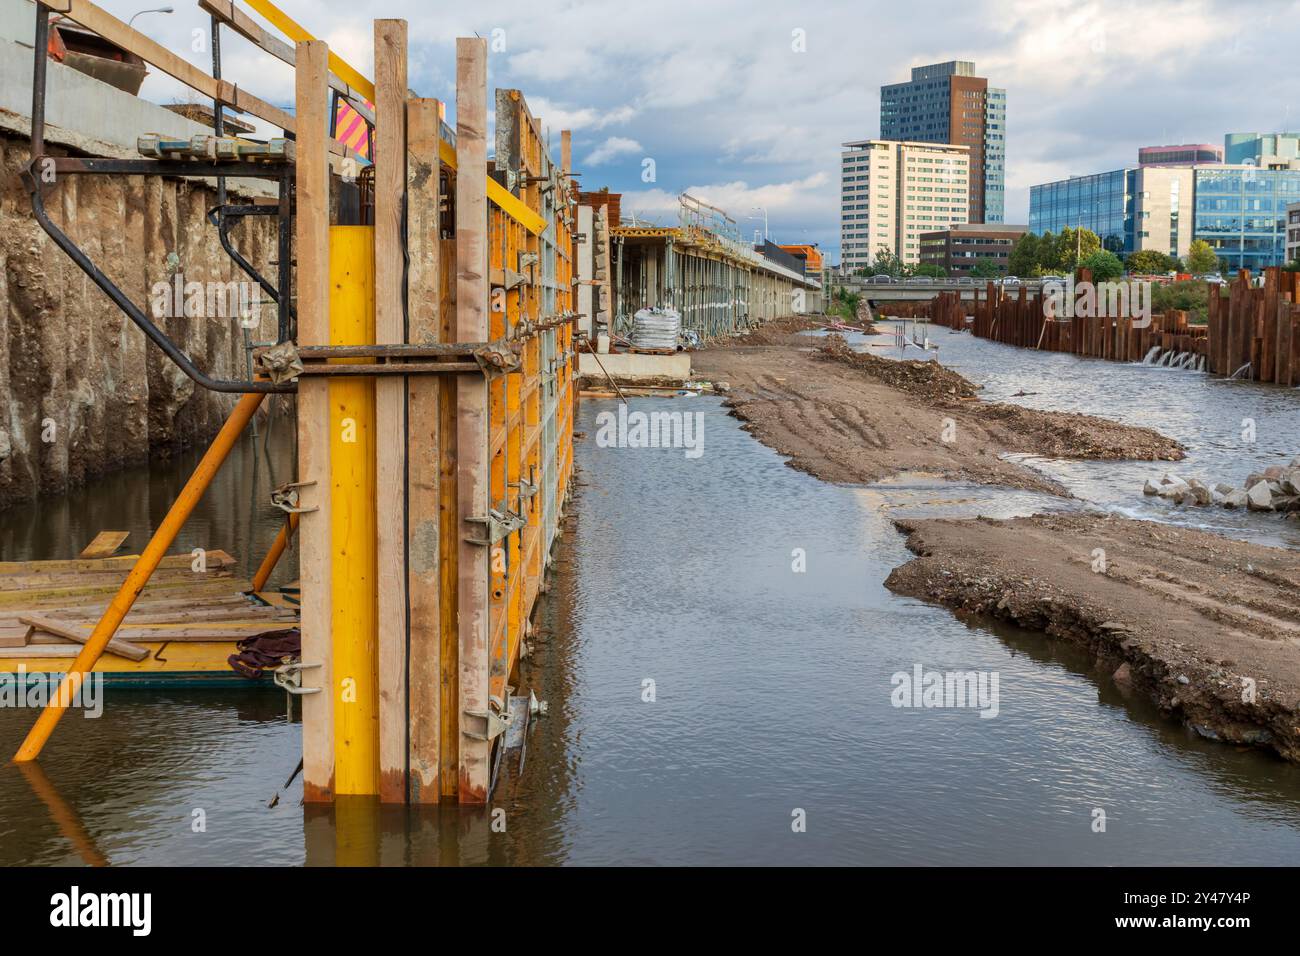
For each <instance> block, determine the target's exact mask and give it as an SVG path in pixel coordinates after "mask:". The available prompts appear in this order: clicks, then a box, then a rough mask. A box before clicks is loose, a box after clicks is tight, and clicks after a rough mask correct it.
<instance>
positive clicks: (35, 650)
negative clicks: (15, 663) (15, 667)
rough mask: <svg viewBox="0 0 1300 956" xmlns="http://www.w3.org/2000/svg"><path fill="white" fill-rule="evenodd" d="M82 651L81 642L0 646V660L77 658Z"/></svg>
mask: <svg viewBox="0 0 1300 956" xmlns="http://www.w3.org/2000/svg"><path fill="white" fill-rule="evenodd" d="M80 653H81V645H80V644H42V645H40V646H29V647H0V660H15V659H23V658H26V659H28V660H48V659H50V658H56V657H58V658H62V657H66V658H69V659H75V658H76V656H77V655H78V654H80Z"/></svg>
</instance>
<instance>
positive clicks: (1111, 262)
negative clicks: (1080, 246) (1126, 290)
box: [1078, 249, 1124, 282]
mask: <svg viewBox="0 0 1300 956" xmlns="http://www.w3.org/2000/svg"><path fill="white" fill-rule="evenodd" d="M1078 268H1080V269H1091V270H1092V281H1093V282H1111V281H1113V280H1115V279H1118V278H1119V277H1120V276H1122V275H1123V274H1124V263H1122V262H1120V261H1119V256H1117V255H1115V253H1113V252H1107V251H1106V250H1105V249H1098V250H1097V251H1096V252H1094V253H1093V254H1092V255H1090V256H1085V257H1084V258H1083V259H1080V260H1079V265H1078Z"/></svg>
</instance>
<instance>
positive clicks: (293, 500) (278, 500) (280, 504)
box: [271, 481, 320, 515]
mask: <svg viewBox="0 0 1300 956" xmlns="http://www.w3.org/2000/svg"><path fill="white" fill-rule="evenodd" d="M314 484H316V482H314V481H291V482H289V483H288V484H284V485H281V486H280V487H279V488H276V489H275V490H273V491H272V492H271V504H273V505H275V506H276V507H277V508H279V509H280V510H281V511H284V512H287V513H288V514H291V515H305V514H311V513H312V512H313V511H319V510H320V509H319V508H317V507H316V506H315V505H313V506H312V507H310V508H300V507H299V506H298V501H299V497H298V489H299V488H309V487H311V486H312V485H314Z"/></svg>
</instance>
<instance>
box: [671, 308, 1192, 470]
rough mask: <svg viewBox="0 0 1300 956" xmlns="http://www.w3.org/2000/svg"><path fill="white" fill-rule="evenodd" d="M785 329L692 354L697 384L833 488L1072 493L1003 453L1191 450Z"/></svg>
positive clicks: (1111, 455)
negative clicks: (1004, 399) (901, 485)
mask: <svg viewBox="0 0 1300 956" xmlns="http://www.w3.org/2000/svg"><path fill="white" fill-rule="evenodd" d="M805 321H806V320H779V321H778V322H774V323H769V324H768V325H767V326H764V327H763V328H761V329H759V330H757V331H756V332H754V333H751V334H750V335H748V336H743V337H739V338H736V339H730V340H724V341H722V342H719V343H718V344H716V345H712V346H710V347H709V348H707V349H703V350H701V351H699V352H696V353H694V355H693V356H692V361H693V370H694V374H695V375H696V377H699V378H707V379H711V380H713V381H715V382H725V383H726V384H727V385H728V386H729V387H730V398H729V399H728V404H729V405H730V407H731V409H732V412H733V414H735V415H736V416H737V417H738V418H740V419H742V420H743V421H744V422H745V427H746V428H747V429H748V430H749V431H751V432H752V433H754V435H755V436H756V437H757V438H758V439H759V440H760V441H762V442H763V443H764V444H765V445H768V446H770V447H772V448H774V449H776V450H777V451H778V452H780V453H781V454H783V455H788V456H789V457H790V462H789V463H790V465H791V466H792V467H794V468H798V469H800V470H801V471H806V472H808V473H809V474H812V475H816V476H817V477H818V478H822V479H824V480H826V481H833V482H841V483H865V482H872V481H878V480H880V479H882V478H887V477H890V476H892V475H896V474H900V473H903V472H919V473H924V474H930V475H936V476H940V477H943V478H949V479H955V480H963V481H974V482H979V483H983V484H998V485H1008V486H1011V487H1016V488H1027V489H1033V490H1037V491H1045V492H1049V493H1052V494H1058V495H1064V494H1065V490H1064V489H1063V488H1062V487H1061V486H1060V485H1059V484H1058V483H1057V482H1055V481H1053V480H1052V479H1050V478H1048V477H1046V476H1045V475H1043V474H1041V473H1039V472H1037V471H1034V470H1032V469H1030V468H1026V467H1024V466H1021V465H1019V464H1016V463H1015V462H1012V461H1005V460H1003V459H1002V458H1000V457H999V456H1000V455H1001V454H1003V453H1007V452H1013V453H1028V454H1037V455H1045V456H1048V457H1054V458H1091V459H1140V460H1146V461H1153V460H1166V461H1174V460H1178V459H1180V458H1182V457H1183V449H1182V446H1181V445H1179V444H1178V442H1176V441H1174V440H1173V439H1170V438H1166V437H1164V436H1162V435H1160V434H1158V433H1156V432H1154V431H1151V430H1150V429H1146V428H1134V427H1131V426H1127V425H1120V424H1118V423H1116V422H1112V421H1109V420H1107V419H1102V418H1095V417H1093V416H1089V415H1076V414H1070V413H1065V412H1043V411H1036V410H1033V409H1028V408H1021V407H1019V406H1015V405H1002V404H996V403H991V402H983V401H980V399H979V398H978V389H977V388H976V386H974V385H973V384H971V383H970V382H969V381H967V380H966V379H965V378H963V377H962V376H961V375H958V374H957V373H956V372H953V371H951V370H949V369H945V368H943V367H942V366H941V365H939V364H938V363H935V362H926V361H910V362H894V361H891V360H889V359H882V358H878V357H876V356H874V355H869V354H861V353H857V352H853V351H852V350H851V349H849V348H848V346H847V345H846V344H845V342H844V340H843V339H842V338H841V337H840V336H838V335H830V336H828V337H826V338H825V339H816V338H812V337H809V336H801V335H798V334H796V333H797V332H798V331H799V330H800V329H801V328H807V327H809V326H807V325H806V324H804V322H805Z"/></svg>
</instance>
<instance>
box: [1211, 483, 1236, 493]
mask: <svg viewBox="0 0 1300 956" xmlns="http://www.w3.org/2000/svg"><path fill="white" fill-rule="evenodd" d="M1214 490H1215V491H1217V492H1218V493H1219V494H1221V495H1225V496H1226V495H1230V494H1232V492H1233V490H1234V489H1233V487H1232V485H1228V484H1224V483H1223V482H1222V481H1219V482H1216V483H1215V485H1214Z"/></svg>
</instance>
